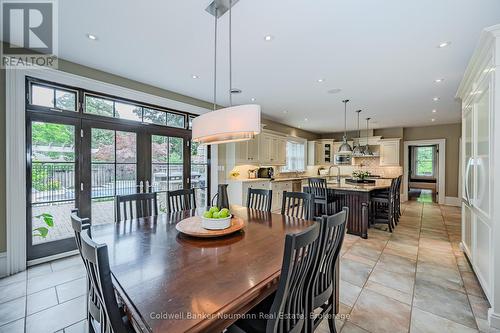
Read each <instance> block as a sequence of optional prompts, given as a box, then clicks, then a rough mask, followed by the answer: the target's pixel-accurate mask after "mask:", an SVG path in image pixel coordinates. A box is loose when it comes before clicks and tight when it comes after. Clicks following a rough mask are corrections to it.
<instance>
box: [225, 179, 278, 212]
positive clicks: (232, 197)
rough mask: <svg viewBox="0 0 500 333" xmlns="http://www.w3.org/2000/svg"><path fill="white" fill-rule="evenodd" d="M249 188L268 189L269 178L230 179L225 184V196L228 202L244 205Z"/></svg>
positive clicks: (269, 184) (269, 185)
mask: <svg viewBox="0 0 500 333" xmlns="http://www.w3.org/2000/svg"><path fill="white" fill-rule="evenodd" d="M249 188H256V189H262V190H269V189H270V188H271V180H247V181H245V180H231V181H229V182H228V186H227V196H228V198H229V204H231V205H233V204H234V205H240V206H245V205H246V204H247V195H248V189H249Z"/></svg>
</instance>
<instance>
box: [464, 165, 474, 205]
mask: <svg viewBox="0 0 500 333" xmlns="http://www.w3.org/2000/svg"><path fill="white" fill-rule="evenodd" d="M471 161H472V158H471V157H469V160H468V161H467V167H466V168H465V186H464V190H465V200H466V201H467V205H469V206H471V202H470V195H469V173H470V166H471Z"/></svg>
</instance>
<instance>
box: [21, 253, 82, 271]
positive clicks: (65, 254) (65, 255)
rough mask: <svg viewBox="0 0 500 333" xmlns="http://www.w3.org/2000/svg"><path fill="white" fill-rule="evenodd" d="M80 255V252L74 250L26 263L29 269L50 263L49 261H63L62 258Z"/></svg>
mask: <svg viewBox="0 0 500 333" xmlns="http://www.w3.org/2000/svg"><path fill="white" fill-rule="evenodd" d="M78 253H79V252H78V250H72V251H68V252H63V253H58V254H54V255H52V256H48V257H43V258H39V259H33V260H28V262H27V263H26V266H28V267H29V266H35V265H39V264H43V263H44V262H49V261H53V260H57V259H62V258H66V257H70V256H74V255H77V254H78Z"/></svg>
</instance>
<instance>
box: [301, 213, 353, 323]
mask: <svg viewBox="0 0 500 333" xmlns="http://www.w3.org/2000/svg"><path fill="white" fill-rule="evenodd" d="M348 216H349V208H348V207H344V208H343V209H342V210H341V211H340V212H339V213H337V214H335V215H331V216H327V215H324V216H322V217H319V218H316V220H317V221H318V222H319V223H320V225H321V227H320V242H319V245H318V263H317V265H316V266H315V268H314V270H313V273H312V275H313V283H312V285H311V291H310V293H309V294H308V295H309V298H308V303H307V309H308V313H309V316H308V317H307V318H308V319H309V322H308V323H307V328H308V329H307V330H306V331H309V332H313V331H314V330H315V329H316V327H318V325H319V324H320V323H321V321H322V320H323V319H324V318H325V317H326V318H328V326H329V327H330V332H336V327H335V313H336V310H337V309H336V308H335V299H336V297H337V295H336V292H337V286H336V285H335V283H336V281H335V269H337V268H336V262H337V259H338V257H339V253H340V249H341V248H342V243H343V241H344V235H345V231H346V221H347V218H348ZM316 310H319V311H316ZM311 328H312V329H311Z"/></svg>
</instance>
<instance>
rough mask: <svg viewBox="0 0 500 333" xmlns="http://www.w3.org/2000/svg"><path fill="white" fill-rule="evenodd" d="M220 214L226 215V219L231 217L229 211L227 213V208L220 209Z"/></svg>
mask: <svg viewBox="0 0 500 333" xmlns="http://www.w3.org/2000/svg"><path fill="white" fill-rule="evenodd" d="M220 212H221V213H222V212H224V214H226V217H228V216H229V215H231V212H230V211H229V209H227V208H222V209H221V210H220Z"/></svg>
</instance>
